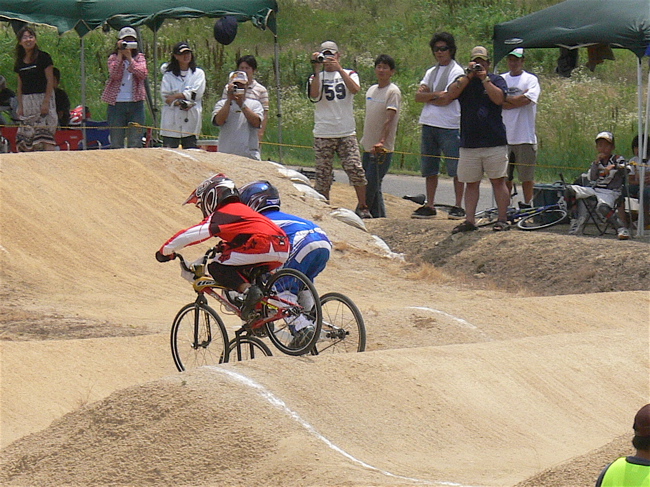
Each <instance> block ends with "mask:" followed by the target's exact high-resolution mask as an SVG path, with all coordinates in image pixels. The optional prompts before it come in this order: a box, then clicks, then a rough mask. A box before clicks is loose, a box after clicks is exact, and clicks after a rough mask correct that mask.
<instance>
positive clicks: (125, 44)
mask: <svg viewBox="0 0 650 487" xmlns="http://www.w3.org/2000/svg"><path fill="white" fill-rule="evenodd" d="M137 48H138V43H137V42H134V41H122V42H120V49H137Z"/></svg>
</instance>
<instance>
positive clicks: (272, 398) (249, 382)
mask: <svg viewBox="0 0 650 487" xmlns="http://www.w3.org/2000/svg"><path fill="white" fill-rule="evenodd" d="M207 368H208V369H212V370H214V371H216V372H220V373H223V374H226V375H228V376H230V378H232V379H234V380H236V381H237V382H240V383H242V384H244V385H245V386H248V387H250V388H251V389H254V390H256V391H257V393H258V394H259V395H260V396H262V397H263V398H264V399H266V400H267V401H268V402H269V403H271V404H272V405H273V406H275V407H276V408H278V409H280V410H281V411H283V412H284V413H286V414H287V415H288V416H289V417H290V418H292V419H293V420H295V421H296V422H297V423H298V424H300V425H301V426H302V427H303V428H305V429H306V430H307V431H308V432H309V433H311V434H312V435H314V436H315V437H316V438H318V439H319V440H321V441H322V442H323V443H325V444H326V445H327V446H328V447H329V448H331V449H332V450H334V451H335V452H337V453H339V454H341V455H343V456H344V457H346V458H347V459H348V460H350V461H352V462H354V463H356V464H357V465H360V466H362V467H363V468H366V469H368V470H372V471H375V472H378V473H381V474H382V475H386V476H387V477H393V478H397V479H401V480H408V481H409V482H417V483H420V484H427V485H448V486H453V487H472V486H468V485H463V484H458V483H456V482H447V481H430V480H423V479H416V478H411V477H405V476H402V475H397V474H394V473H391V472H387V471H386V470H382V469H380V468H377V467H373V466H372V465H369V464H367V463H366V462H364V461H362V460H359V459H358V458H355V457H353V456H352V455H351V454H349V453H348V452H346V451H345V450H343V449H342V448H340V447H338V446H336V445H335V444H334V443H332V441H330V440H329V439H327V438H325V437H324V436H323V435H321V434H320V433H319V432H318V430H316V428H314V427H313V426H312V425H311V424H309V423H308V422H307V421H305V420H304V419H303V418H302V417H301V416H300V415H299V414H298V413H297V412H295V411H293V410H291V409H290V408H289V407H288V406H287V405H286V403H285V402H284V401H283V400H282V399H280V398H279V397H277V396H276V395H275V394H273V393H272V392H271V391H269V390H268V389H266V388H265V387H264V386H263V385H261V384H258V383H257V382H255V381H254V380H253V379H251V378H250V377H246V376H245V375H243V374H240V373H238V372H235V371H233V370H228V369H224V368H221V367H216V366H208V367H207Z"/></svg>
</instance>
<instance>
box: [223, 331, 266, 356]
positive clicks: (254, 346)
mask: <svg viewBox="0 0 650 487" xmlns="http://www.w3.org/2000/svg"><path fill="white" fill-rule="evenodd" d="M228 350H229V352H230V353H229V360H231V361H233V362H234V361H237V362H241V361H242V360H253V359H255V358H257V357H270V356H271V355H273V354H272V353H271V349H270V348H269V347H267V346H266V343H264V342H263V341H262V340H260V339H259V338H256V337H252V336H243V337H239V348H238V347H237V338H233V339H232V340H230V344H229V346H228Z"/></svg>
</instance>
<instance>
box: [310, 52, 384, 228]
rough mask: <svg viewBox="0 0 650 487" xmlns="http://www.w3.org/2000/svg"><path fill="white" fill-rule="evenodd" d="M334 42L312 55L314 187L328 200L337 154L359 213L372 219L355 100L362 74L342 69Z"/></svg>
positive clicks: (311, 90)
mask: <svg viewBox="0 0 650 487" xmlns="http://www.w3.org/2000/svg"><path fill="white" fill-rule="evenodd" d="M340 59H341V53H340V52H339V48H338V46H337V45H336V43H335V42H332V41H325V42H323V43H322V44H321V45H320V51H318V52H314V53H312V55H311V64H312V66H313V70H314V74H313V75H312V76H311V77H310V78H309V99H310V100H311V102H312V103H314V155H315V165H316V183H315V185H314V188H315V189H316V191H318V192H319V193H320V194H322V195H323V196H325V198H327V200H328V201H329V198H330V188H331V186H332V180H333V162H334V154H337V155H338V156H339V159H340V160H341V165H342V166H343V169H344V170H345V172H346V174H347V175H348V179H349V180H350V184H352V186H354V189H355V191H356V194H357V210H356V212H357V214H358V215H359V216H360V217H361V218H372V215H371V214H370V211H368V206H367V205H366V184H367V181H366V176H365V173H364V170H363V167H362V165H361V155H360V153H359V142H358V141H357V132H356V122H355V119H354V112H353V100H354V95H356V94H357V93H358V92H359V90H360V89H361V86H360V85H359V75H358V74H357V73H356V72H354V71H352V70H350V69H343V68H342V67H341V65H340V64H339V61H340Z"/></svg>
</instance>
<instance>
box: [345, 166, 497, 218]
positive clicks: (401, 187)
mask: <svg viewBox="0 0 650 487" xmlns="http://www.w3.org/2000/svg"><path fill="white" fill-rule="evenodd" d="M334 180H335V181H336V182H340V183H348V182H349V181H348V177H347V174H345V171H343V170H338V169H337V170H334ZM382 191H383V192H384V193H385V194H392V195H394V196H399V197H400V198H401V197H403V196H405V195H411V196H412V195H417V194H424V192H425V190H424V178H423V177H420V176H407V175H401V174H386V176H385V177H384V180H383V181H382ZM455 199H456V198H455V196H454V185H453V181H452V180H451V178H448V177H445V176H441V177H440V178H439V179H438V190H437V191H436V203H438V204H447V205H453V204H454V201H455ZM463 206H464V205H463ZM493 206H496V203H495V202H494V199H493V197H492V186H491V185H490V182H489V180H487V179H484V180H483V181H482V182H481V193H480V196H479V201H478V206H477V211H480V210H483V209H485V208H489V207H493ZM415 207H416V206H415V203H414V208H415Z"/></svg>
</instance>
